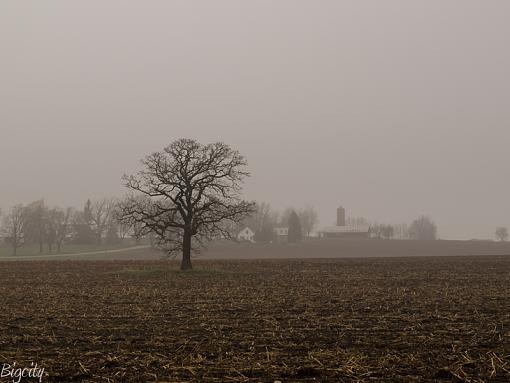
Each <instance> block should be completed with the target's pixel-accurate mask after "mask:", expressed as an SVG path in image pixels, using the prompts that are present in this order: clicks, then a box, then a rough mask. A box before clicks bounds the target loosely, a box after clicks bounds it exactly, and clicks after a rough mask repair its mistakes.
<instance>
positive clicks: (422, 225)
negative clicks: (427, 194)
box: [409, 215, 437, 241]
mask: <svg viewBox="0 0 510 383" xmlns="http://www.w3.org/2000/svg"><path fill="white" fill-rule="evenodd" d="M436 234H437V226H436V224H435V223H434V222H433V221H432V220H431V219H430V218H429V217H427V216H424V215H423V216H421V217H419V218H418V219H416V220H414V221H413V222H412V223H411V225H410V226H409V236H410V237H411V238H413V239H419V240H429V241H430V240H435V239H436Z"/></svg>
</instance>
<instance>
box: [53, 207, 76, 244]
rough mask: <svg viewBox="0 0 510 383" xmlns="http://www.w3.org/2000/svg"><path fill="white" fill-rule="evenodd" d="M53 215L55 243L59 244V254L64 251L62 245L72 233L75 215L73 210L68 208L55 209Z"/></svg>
mask: <svg viewBox="0 0 510 383" xmlns="http://www.w3.org/2000/svg"><path fill="white" fill-rule="evenodd" d="M54 210H55V212H54V214H53V220H54V221H53V225H54V230H55V242H56V244H57V252H58V253H60V252H61V251H62V244H63V243H64V241H65V239H66V237H67V235H68V234H69V231H70V223H71V217H72V215H73V209H72V208H70V207H68V208H67V209H65V210H62V209H54Z"/></svg>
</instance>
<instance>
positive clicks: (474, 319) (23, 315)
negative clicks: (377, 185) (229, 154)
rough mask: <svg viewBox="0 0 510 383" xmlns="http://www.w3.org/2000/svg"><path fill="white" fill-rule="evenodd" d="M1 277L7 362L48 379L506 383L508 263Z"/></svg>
mask: <svg viewBox="0 0 510 383" xmlns="http://www.w3.org/2000/svg"><path fill="white" fill-rule="evenodd" d="M1 266H2V267H1V269H0V281H1V282H0V292H1V297H2V310H1V311H0V364H1V363H12V362H14V361H16V363H17V365H18V366H27V365H28V366H29V365H30V362H32V361H34V362H37V363H38V364H39V365H42V366H43V367H44V368H45V369H46V373H47V375H46V376H45V377H44V379H43V381H44V382H72V381H76V382H84V381H89V382H131V381H132V382H149V381H158V382H188V381H190V382H228V381H231V382H242V381H245V382H274V381H276V380H280V381H282V382H298V381H307V382H308V381H318V382H489V381H490V382H509V381H510V299H509V298H510V257H443V258H436V257H427V258H379V259H330V260H319V259H317V260H245V261H242V260H239V261H233V260H229V261H226V260H223V261H221V260H217V261H207V260H199V261H196V262H195V271H192V272H187V273H181V272H178V271H177V266H178V265H177V264H176V263H170V264H169V263H168V262H163V261H148V260H144V261H112V262H109V261H89V262H86V261H84V262H82V261H51V262H50V261H47V262H45V261H27V262H5V263H2V264H1ZM0 381H2V382H3V380H1V379H0Z"/></svg>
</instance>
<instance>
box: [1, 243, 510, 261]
mask: <svg viewBox="0 0 510 383" xmlns="http://www.w3.org/2000/svg"><path fill="white" fill-rule="evenodd" d="M97 250H98V249H97V248H94V247H90V248H84V247H74V248H66V251H69V252H71V253H83V252H87V251H92V252H96V254H83V255H79V256H77V255H72V256H69V259H80V260H84V259H89V260H101V259H109V260H129V259H139V260H143V259H160V258H161V257H162V254H161V253H159V252H157V251H155V250H152V249H150V248H145V249H132V248H130V249H126V251H125V252H124V251H120V252H115V253H106V252H105V253H104V254H101V253H99V254H98V253H97ZM102 250H108V248H104V249H102ZM4 255H5V253H4ZM462 255H508V256H509V257H510V242H478V241H433V242H425V241H388V240H356V239H353V240H338V239H311V240H306V241H302V242H299V243H295V244H289V243H280V244H251V243H234V242H227V241H225V242H219V243H212V244H210V245H209V246H208V248H207V249H206V250H205V251H204V252H203V253H202V254H200V255H198V256H196V257H195V259H266V258H275V259H281V258H360V257H362V258H366V257H427V256H462ZM61 258H62V257H59V259H61ZM0 259H2V258H0ZM4 259H6V258H4ZM43 259H52V257H51V256H47V255H45V256H44V258H43ZM55 259H56V258H55Z"/></svg>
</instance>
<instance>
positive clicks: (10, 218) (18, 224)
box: [2, 205, 26, 255]
mask: <svg viewBox="0 0 510 383" xmlns="http://www.w3.org/2000/svg"><path fill="white" fill-rule="evenodd" d="M25 217H26V210H25V208H24V207H23V206H22V205H16V206H14V207H12V208H11V210H10V211H9V213H8V214H7V215H6V216H5V217H4V221H3V225H2V234H3V236H4V237H5V238H6V239H7V241H8V242H9V243H10V244H11V246H12V248H13V255H17V254H18V248H19V247H20V246H22V245H23V244H24V243H25Z"/></svg>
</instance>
